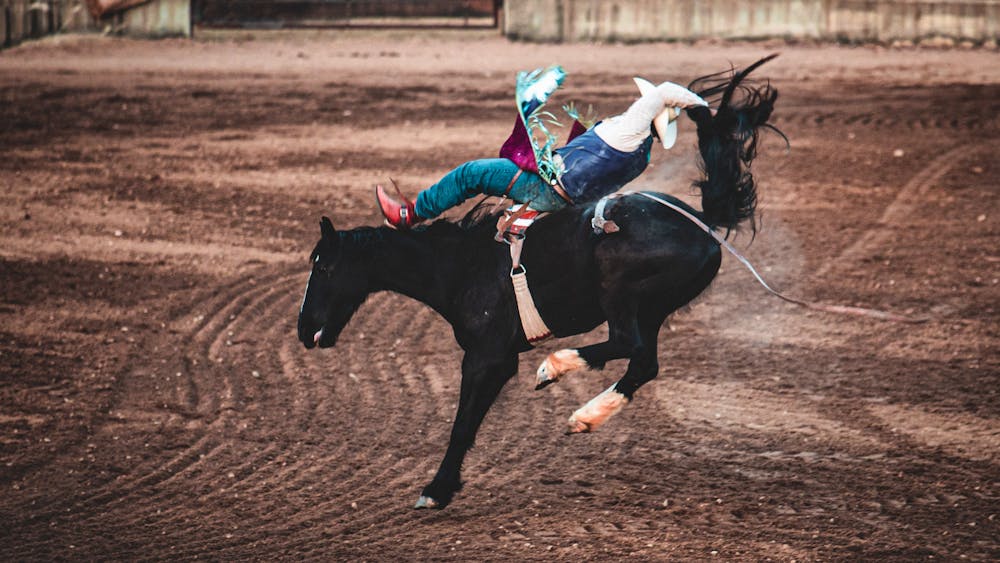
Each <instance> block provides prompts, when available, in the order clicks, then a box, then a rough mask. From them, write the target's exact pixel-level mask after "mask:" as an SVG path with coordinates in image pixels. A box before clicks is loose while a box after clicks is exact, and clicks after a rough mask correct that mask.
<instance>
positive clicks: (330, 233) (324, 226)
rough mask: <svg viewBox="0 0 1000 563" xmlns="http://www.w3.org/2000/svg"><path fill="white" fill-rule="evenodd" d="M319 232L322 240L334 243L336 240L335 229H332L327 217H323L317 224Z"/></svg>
mask: <svg viewBox="0 0 1000 563" xmlns="http://www.w3.org/2000/svg"><path fill="white" fill-rule="evenodd" d="M319 230H320V232H322V233H323V238H324V239H327V240H330V241H334V240H337V229H334V228H333V223H331V222H330V218H329V217H323V219H321V220H320V222H319Z"/></svg>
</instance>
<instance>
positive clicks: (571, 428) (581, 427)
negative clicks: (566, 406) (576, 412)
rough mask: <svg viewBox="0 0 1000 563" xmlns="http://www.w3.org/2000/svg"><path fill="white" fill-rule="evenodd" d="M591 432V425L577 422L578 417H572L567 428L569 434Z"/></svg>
mask: <svg viewBox="0 0 1000 563" xmlns="http://www.w3.org/2000/svg"><path fill="white" fill-rule="evenodd" d="M588 432H590V425H589V424H587V423H586V422H583V421H581V420H577V419H576V417H572V416H571V417H570V418H569V422H568V424H567V426H566V433H567V434H586V433H588Z"/></svg>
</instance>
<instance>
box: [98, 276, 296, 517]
mask: <svg viewBox="0 0 1000 563" xmlns="http://www.w3.org/2000/svg"><path fill="white" fill-rule="evenodd" d="M269 279H273V283H269ZM291 279H292V278H291V277H290V276H286V277H285V279H284V280H282V279H281V278H280V277H274V278H269V277H265V278H263V279H262V281H263V283H259V282H258V283H257V287H253V285H252V284H248V283H237V284H233V285H231V286H229V287H227V288H226V289H225V291H220V292H218V293H217V294H216V295H215V296H213V297H210V298H208V299H207V300H205V301H202V302H198V303H196V305H195V306H194V307H192V308H191V310H189V311H187V312H186V313H185V314H183V315H182V316H181V317H180V318H178V319H174V321H175V322H179V321H180V320H181V319H182V318H185V317H187V316H188V315H191V314H193V313H194V312H195V311H207V313H200V314H198V315H197V316H196V317H195V319H196V326H195V327H194V328H193V330H192V331H191V332H190V333H188V335H187V336H185V337H184V340H185V341H188V342H190V343H191V345H190V346H189V347H188V350H189V353H188V354H186V356H185V360H186V361H185V364H186V365H188V366H190V369H191V370H192V371H191V372H190V373H189V379H190V380H191V381H192V382H193V383H194V386H195V388H197V389H199V391H197V392H196V393H195V394H196V396H197V397H198V401H197V405H196V406H195V410H196V411H197V412H198V413H199V414H200V415H201V416H202V417H203V418H206V419H208V422H207V423H205V424H203V425H201V426H200V428H199V431H200V438H199V439H198V440H197V441H195V442H194V444H192V445H191V446H189V447H187V448H185V449H184V450H182V451H181V452H178V453H177V454H175V455H174V456H173V457H172V458H171V459H169V460H167V461H166V462H163V463H160V464H159V465H156V466H153V467H150V468H148V469H145V470H142V469H141V468H140V469H139V470H134V471H131V472H130V473H129V475H130V476H131V477H132V479H130V480H129V481H124V482H123V481H122V480H116V481H114V482H112V483H109V484H108V485H106V486H105V487H104V490H101V491H99V492H98V494H97V495H93V496H91V497H89V498H88V499H85V500H84V501H82V502H83V503H86V504H85V505H83V506H82V507H87V508H98V507H101V506H103V507H104V508H105V511H100V510H93V511H90V513H91V514H92V517H90V518H87V517H85V518H83V519H82V520H80V524H81V525H87V523H88V522H89V521H91V520H93V519H95V518H100V519H102V520H103V519H105V518H107V517H108V516H109V514H115V513H122V514H121V517H120V518H118V519H117V520H118V521H119V522H126V523H127V522H136V521H140V519H141V518H143V517H145V516H147V515H148V514H149V513H151V512H152V511H153V510H154V509H155V510H158V511H160V512H161V513H162V512H163V511H162V509H157V508H156V507H157V506H162V505H163V501H164V500H167V499H169V498H172V497H174V496H175V495H176V494H184V493H183V491H181V492H180V493H178V492H177V491H174V490H173V488H172V485H173V483H174V482H175V481H181V480H186V479H188V478H187V477H185V475H190V474H192V473H194V474H198V473H199V472H205V473H209V472H210V468H211V467H213V466H214V465H216V461H215V460H217V459H229V458H230V457H232V456H233V454H232V453H231V452H230V450H231V447H232V446H231V444H229V443H227V442H226V439H225V436H224V434H226V431H225V430H224V429H225V428H227V427H230V426H232V425H233V424H232V423H234V422H235V421H236V420H237V412H238V410H239V407H240V402H239V400H238V399H239V395H240V392H239V391H237V389H238V387H237V386H235V385H234V384H233V383H232V381H231V377H230V375H229V374H228V373H227V372H225V371H224V372H223V373H222V374H221V378H219V380H220V381H221V382H222V383H221V385H214V388H215V391H214V392H207V391H206V390H207V389H209V388H212V387H213V386H212V385H211V381H212V379H216V378H214V377H211V376H210V377H197V376H196V375H195V373H200V374H204V373H205V372H206V371H209V372H211V375H212V376H215V375H220V374H218V373H216V372H218V371H220V370H219V368H218V366H217V365H216V364H217V363H218V362H213V361H212V359H213V358H214V357H216V356H215V355H214V353H217V352H218V351H219V346H218V342H219V340H220V338H219V335H220V334H223V335H225V334H227V333H226V332H225V328H226V327H228V326H230V324H229V321H231V320H232V319H235V318H238V317H239V316H240V311H242V310H245V309H247V308H251V309H252V308H254V307H256V306H257V305H258V304H259V303H261V302H263V301H265V300H267V299H269V298H273V296H274V294H275V292H276V291H278V289H279V288H280V284H281V283H282V282H285V283H287V282H288V281H291ZM248 285H249V286H250V289H249V290H245V287H246V286H248ZM199 362H200V365H201V366H202V369H198V368H199ZM212 415H215V416H214V418H210V417H212ZM219 434H223V436H220V435H219ZM237 459H242V458H237ZM150 491H154V493H153V494H150ZM129 501H134V502H129ZM112 503H114V504H115V505H117V507H116V508H112V509H110V510H107V506H108V505H110V504H112ZM118 507H120V508H118Z"/></svg>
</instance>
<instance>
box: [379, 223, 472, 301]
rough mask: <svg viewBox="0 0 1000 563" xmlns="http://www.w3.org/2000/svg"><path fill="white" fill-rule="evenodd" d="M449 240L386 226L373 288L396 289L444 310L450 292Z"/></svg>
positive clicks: (380, 245) (395, 290)
mask: <svg viewBox="0 0 1000 563" xmlns="http://www.w3.org/2000/svg"><path fill="white" fill-rule="evenodd" d="M447 246H448V241H445V240H441V239H438V238H436V237H434V236H431V235H429V234H427V233H422V232H414V233H401V232H398V231H394V230H392V229H389V228H385V232H384V233H383V237H382V241H381V243H380V244H379V245H378V247H377V248H376V249H375V252H374V254H373V263H372V283H373V287H372V289H373V290H375V291H379V290H387V291H394V292H396V293H400V294H403V295H406V296H407V297H412V298H413V299H416V300H417V301H421V302H423V303H425V304H427V305H428V306H430V307H431V308H432V309H435V310H436V311H438V312H442V313H443V312H444V307H445V305H446V298H447V296H448V294H449V289H448V288H449V282H448V279H447V273H448V272H449V271H450V269H451V268H450V267H449V266H448V265H447V264H445V263H443V262H442V260H441V258H442V256H450V255H451V254H452V253H451V252H448V251H447V249H446V247H447Z"/></svg>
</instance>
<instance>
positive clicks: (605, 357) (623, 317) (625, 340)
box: [535, 297, 640, 390]
mask: <svg viewBox="0 0 1000 563" xmlns="http://www.w3.org/2000/svg"><path fill="white" fill-rule="evenodd" d="M604 310H605V311H610V313H609V314H608V339H607V340H606V341H604V342H601V343H599V344H591V345H590V346H584V347H583V348H576V349H574V348H564V349H562V350H556V351H555V352H553V353H551V354H549V355H548V357H547V358H545V360H544V361H543V362H542V364H541V365H540V366H538V371H537V373H536V376H537V379H536V382H535V389H536V390H538V389H543V388H545V387H547V386H548V385H551V384H552V383H555V382H556V381H559V378H561V377H562V376H564V375H566V374H567V373H569V372H571V371H575V370H578V369H582V368H591V369H603V368H604V364H606V363H607V362H609V361H611V360H620V359H622V358H629V357H631V356H632V355H633V354H634V352H635V350H636V348H637V347H638V346H639V344H640V336H639V325H638V324H637V322H636V315H637V314H638V306H637V304H636V302H635V300H634V298H632V297H627V298H624V299H623V300H622V301H620V302H618V303H613V302H612V303H607V304H605V307H604Z"/></svg>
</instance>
